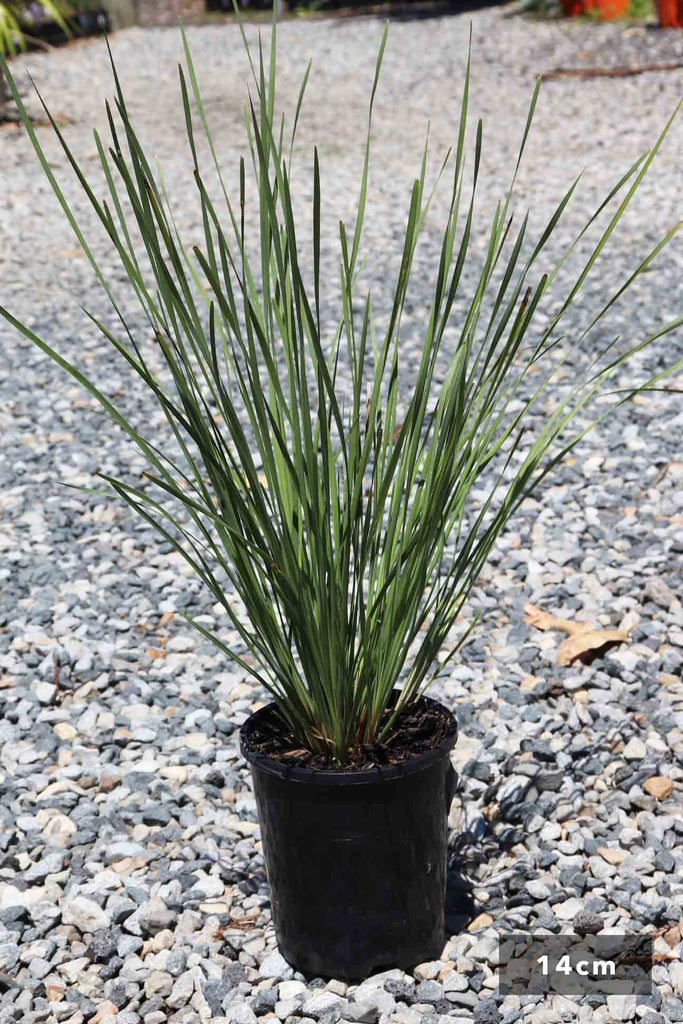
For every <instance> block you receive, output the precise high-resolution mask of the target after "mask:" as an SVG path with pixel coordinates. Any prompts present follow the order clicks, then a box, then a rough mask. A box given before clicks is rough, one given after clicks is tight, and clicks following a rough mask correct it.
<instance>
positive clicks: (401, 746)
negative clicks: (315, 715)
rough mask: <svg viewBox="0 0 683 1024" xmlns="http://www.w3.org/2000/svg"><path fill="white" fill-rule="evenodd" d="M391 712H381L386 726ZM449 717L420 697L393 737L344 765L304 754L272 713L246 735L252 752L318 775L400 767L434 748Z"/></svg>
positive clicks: (400, 716) (362, 749) (353, 755)
mask: <svg viewBox="0 0 683 1024" xmlns="http://www.w3.org/2000/svg"><path fill="white" fill-rule="evenodd" d="M390 713H391V712H390V710H387V711H385V712H384V714H383V716H382V722H383V723H384V722H386V721H387V718H388V717H389V715H390ZM450 722H451V714H450V712H449V711H448V710H447V709H446V708H441V707H438V706H435V705H434V703H433V702H431V701H427V700H425V699H424V698H423V697H421V698H420V699H419V700H418V701H416V702H415V703H414V704H412V705H411V706H410V707H407V708H404V709H403V710H402V711H401V712H400V713H399V714H398V715H397V717H396V719H395V720H394V727H393V732H392V734H391V735H390V736H389V737H388V739H387V741H386V742H383V743H372V744H368V745H364V746H361V747H360V748H359V749H358V750H356V751H354V752H350V753H349V755H348V757H347V759H346V761H345V762H344V763H343V764H338V763H337V762H335V761H333V760H332V759H331V758H329V757H325V756H324V755H323V754H314V753H312V752H311V751H310V750H305V749H303V748H302V747H301V745H300V744H298V743H297V742H296V740H295V739H294V738H293V736H292V734H291V732H289V730H286V729H285V727H284V726H283V724H282V721H281V720H280V718H279V717H278V715H277V712H276V711H275V710H272V711H271V712H270V713H269V714H267V715H265V714H264V715H263V716H262V717H259V719H258V720H257V721H256V722H254V725H253V726H252V728H251V730H250V732H249V737H248V740H249V745H250V746H251V747H252V749H254V750H256V751H258V753H259V754H264V755H265V756H266V757H271V758H272V759H273V760H275V761H281V762H282V763H283V764H295V765H299V766H301V767H306V768H314V769H318V770H320V771H322V770H327V771H334V770H338V771H360V770H363V769H367V768H374V767H376V766H377V765H387V764H400V763H401V762H402V761H407V760H408V759H409V758H411V757H415V756H416V755H418V754H423V753H425V751H427V750H432V749H433V748H434V747H437V746H438V745H439V743H440V742H441V741H442V740H443V739H444V737H445V736H446V733H447V732H448V727H449V725H450Z"/></svg>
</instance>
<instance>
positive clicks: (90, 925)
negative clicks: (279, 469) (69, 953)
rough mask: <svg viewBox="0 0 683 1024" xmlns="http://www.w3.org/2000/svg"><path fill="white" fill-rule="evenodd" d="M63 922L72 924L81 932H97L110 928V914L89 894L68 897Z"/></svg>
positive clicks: (64, 907)
mask: <svg viewBox="0 0 683 1024" xmlns="http://www.w3.org/2000/svg"><path fill="white" fill-rule="evenodd" d="M62 922H63V923H64V924H72V925H74V926H75V927H76V928H78V930H79V931H81V932H96V931H99V930H100V929H101V928H108V927H109V924H110V918H109V914H108V913H107V911H106V910H103V909H102V907H100V905H99V904H98V903H95V901H94V900H90V899H88V898H87V896H74V897H73V898H70V899H67V900H65V902H64V906H63V907H62Z"/></svg>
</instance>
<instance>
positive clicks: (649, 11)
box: [628, 0, 656, 21]
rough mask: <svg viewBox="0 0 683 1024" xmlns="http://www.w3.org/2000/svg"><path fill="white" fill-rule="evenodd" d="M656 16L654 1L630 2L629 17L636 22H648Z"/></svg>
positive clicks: (634, 0) (640, 0)
mask: <svg viewBox="0 0 683 1024" xmlns="http://www.w3.org/2000/svg"><path fill="white" fill-rule="evenodd" d="M655 14H656V10H655V5H654V3H653V0H629V8H628V15H629V18H633V19H634V20H636V21H647V20H648V19H649V18H653V17H654V16H655Z"/></svg>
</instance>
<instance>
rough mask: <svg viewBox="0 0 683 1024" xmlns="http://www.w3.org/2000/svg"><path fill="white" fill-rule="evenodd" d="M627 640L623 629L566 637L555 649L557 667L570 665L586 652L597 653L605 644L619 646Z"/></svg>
mask: <svg viewBox="0 0 683 1024" xmlns="http://www.w3.org/2000/svg"><path fill="white" fill-rule="evenodd" d="M627 640H628V631H627V630H625V629H591V630H590V631H589V632H587V633H579V634H577V635H575V636H570V637H567V639H566V640H563V641H562V643H561V644H560V646H559V647H558V649H557V658H556V659H555V660H556V662H557V664H558V665H570V664H571V663H572V661H574V660H575V659H576V658H578V657H580V655H582V654H586V653H587V652H588V651H599V650H600V649H601V648H602V647H605V646H606V644H620V643H625V642H626V641H627Z"/></svg>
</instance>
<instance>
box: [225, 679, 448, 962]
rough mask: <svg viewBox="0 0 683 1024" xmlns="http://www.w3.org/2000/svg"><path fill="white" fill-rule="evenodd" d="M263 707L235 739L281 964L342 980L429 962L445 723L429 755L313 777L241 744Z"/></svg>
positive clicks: (437, 925) (440, 895) (439, 853)
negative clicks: (244, 766)
mask: <svg viewBox="0 0 683 1024" xmlns="http://www.w3.org/2000/svg"><path fill="white" fill-rule="evenodd" d="M425 699H427V698H425ZM429 703H431V704H434V705H436V706H438V707H443V706H442V705H437V702H435V701H429ZM269 709H270V706H269V707H268V708H262V709H260V710H259V711H257V712H255V713H254V715H252V716H251V717H250V718H249V719H248V720H247V722H245V723H244V725H243V726H242V729H241V733H240V740H241V747H242V753H243V755H244V756H245V757H246V759H247V761H249V763H250V765H251V771H252V776H253V780H254V793H255V797H256V805H257V808H258V815H259V821H260V826H261V838H262V842H263V852H264V858H265V864H266V871H267V875H268V881H269V884H270V890H271V907H272V915H273V922H274V925H275V932H276V935H277V940H278V944H279V948H280V952H281V953H282V955H283V956H284V957H285V959H286V960H287V961H288V962H289V963H290V964H292V966H294V967H296V968H297V969H298V970H300V971H302V972H303V973H305V974H314V975H320V976H324V977H335V978H349V979H355V978H363V977H367V976H368V975H369V974H371V973H372V972H373V971H376V970H378V969H383V968H389V967H402V968H407V967H412V966H414V965H415V964H417V963H422V962H424V961H426V960H433V959H435V958H436V957H438V956H439V955H440V953H441V952H442V950H443V946H444V944H445V939H446V935H445V922H444V901H445V894H446V860H447V819H448V811H449V807H450V804H451V800H452V798H453V794H454V791H455V783H456V774H455V772H454V770H453V768H452V766H451V762H450V757H449V754H450V751H451V749H452V748H453V746H454V744H455V740H456V735H457V725H456V722H455V719H454V717H453V716H452V715H451V716H450V725H449V728H448V731H447V734H446V736H445V737H444V739H443V740H442V741H441V742H440V744H439V745H438V747H435V748H434V749H432V750H429V751H426V752H425V753H423V754H420V755H417V756H416V757H414V758H411V759H409V760H407V761H405V762H403V763H402V764H398V765H386V766H381V767H376V768H373V769H369V770H364V771H314V770H311V769H306V768H302V767H294V766H287V765H285V764H282V763H280V762H278V761H275V760H273V759H272V758H268V757H265V756H263V755H261V754H258V753H256V752H255V751H254V750H253V748H252V747H251V746H250V744H249V734H250V732H251V730H252V729H253V727H254V724H255V722H256V721H257V716H258V715H262V714H266V713H267V712H268V711H269ZM444 710H445V709H444Z"/></svg>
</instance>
